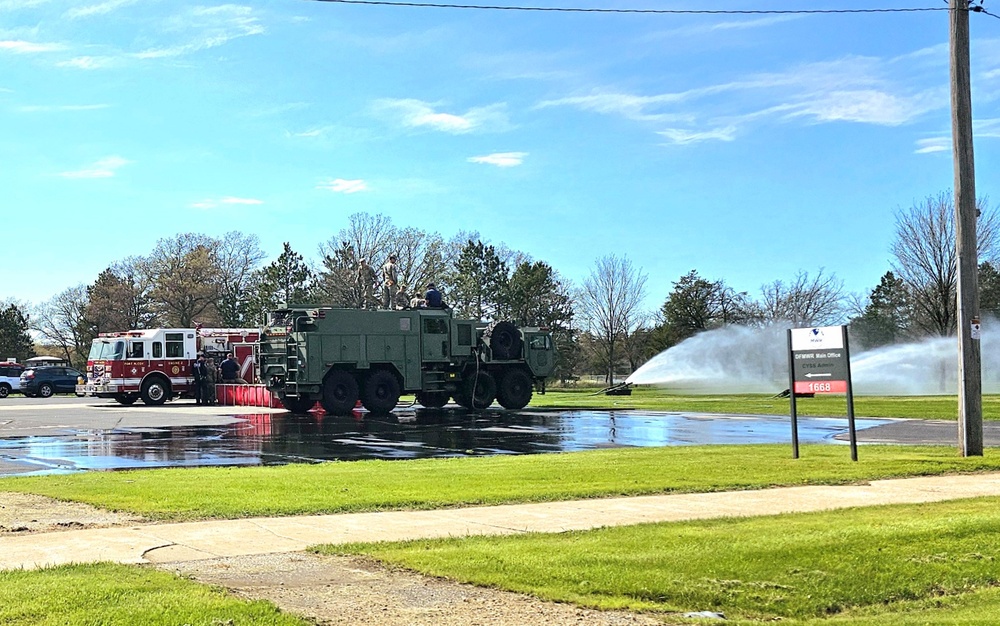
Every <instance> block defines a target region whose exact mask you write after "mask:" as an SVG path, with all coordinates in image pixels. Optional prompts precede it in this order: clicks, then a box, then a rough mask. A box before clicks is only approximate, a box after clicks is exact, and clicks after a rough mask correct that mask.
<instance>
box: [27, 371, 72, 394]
mask: <svg viewBox="0 0 1000 626" xmlns="http://www.w3.org/2000/svg"><path fill="white" fill-rule="evenodd" d="M81 376H83V373H82V372H79V371H77V370H75V369H73V368H72V367H62V366H60V365H48V366H45V367H35V368H32V369H28V370H24V372H22V373H21V393H23V394H24V395H26V396H28V397H29V398H34V397H35V396H41V397H43V398H48V397H49V396H51V395H52V394H54V393H76V383H77V380H78V379H79V378H80V377H81Z"/></svg>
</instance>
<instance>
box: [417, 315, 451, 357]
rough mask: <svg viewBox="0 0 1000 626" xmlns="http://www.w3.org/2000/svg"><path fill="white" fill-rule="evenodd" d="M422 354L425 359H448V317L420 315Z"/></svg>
mask: <svg viewBox="0 0 1000 626" xmlns="http://www.w3.org/2000/svg"><path fill="white" fill-rule="evenodd" d="M420 344H421V348H420V354H421V356H422V357H423V361H424V362H426V361H447V360H448V353H449V350H448V319H447V318H445V317H438V316H436V315H435V316H429V315H428V316H423V315H422V316H421V317H420Z"/></svg>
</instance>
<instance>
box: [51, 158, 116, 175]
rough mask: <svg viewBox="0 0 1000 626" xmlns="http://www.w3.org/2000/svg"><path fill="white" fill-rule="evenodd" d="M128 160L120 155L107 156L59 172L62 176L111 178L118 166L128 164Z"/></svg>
mask: <svg viewBox="0 0 1000 626" xmlns="http://www.w3.org/2000/svg"><path fill="white" fill-rule="evenodd" d="M129 163H130V161H127V160H126V159H123V158H121V157H120V156H109V157H105V158H103V159H100V160H99V161H95V162H94V163H93V164H91V165H90V166H88V167H85V168H83V169H79V170H73V171H68V172H60V174H59V175H60V176H62V177H63V178H111V177H113V176H114V175H115V172H116V171H117V170H118V168H120V167H122V166H123V165H128V164H129Z"/></svg>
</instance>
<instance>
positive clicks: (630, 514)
mask: <svg viewBox="0 0 1000 626" xmlns="http://www.w3.org/2000/svg"><path fill="white" fill-rule="evenodd" d="M977 496H1000V473H991V474H970V475H958V476H934V477H920V478H904V479H893V480H879V481H875V482H872V483H870V484H867V485H850V486H838V487H823V486H818V487H785V488H778V489H765V490H759V491H735V492H721V493H701V494H678V495H663V496H641V497H635V498H607V499H597V500H574V501H569V502H552V503H544V504H520V505H504V506H490V507H475V508H464V509H441V510H435V511H395V512H386V513H355V514H342V515H309V516H299V517H277V518H251V519H241V520H222V521H206V522H186V523H178V524H142V525H134V526H128V527H124V526H123V527H111V528H95V529H87V530H74V531H63V532H50V533H38V534H31V535H21V536H6V537H0V569H17V568H25V569H32V568H37V567H43V566H47V565H57V564H64V563H86V562H96V561H114V562H119V563H169V562H176V561H194V560H199V559H209V558H215V557H224V556H244V555H251V554H271V553H279V552H296V551H301V550H303V549H305V548H306V547H307V546H310V545H315V544H319V543H347V542H354V541H394V540H402V539H420V538H436V537H462V536H466V535H505V534H514V533H523V532H561V531H567V530H584V529H588V528H597V527H601V526H622V525H629V524H640V523H645V522H666V521H682V520H693V519H708V518H716V517H750V516H757V515H771V514H777V513H792V512H808V511H823V510H830V509H841V508H847V507H856V506H873V505H880V504H907V503H910V504H912V503H919V502H937V501H941V500H953V499H958V498H971V497H977Z"/></svg>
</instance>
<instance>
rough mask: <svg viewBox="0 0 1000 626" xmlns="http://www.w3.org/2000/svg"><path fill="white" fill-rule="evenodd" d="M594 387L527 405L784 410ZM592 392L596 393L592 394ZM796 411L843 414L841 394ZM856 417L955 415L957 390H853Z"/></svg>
mask: <svg viewBox="0 0 1000 626" xmlns="http://www.w3.org/2000/svg"><path fill="white" fill-rule="evenodd" d="M597 391H599V389H598V388H573V389H564V388H557V389H550V390H549V391H547V392H546V393H545V394H535V395H534V397H533V398H532V400H531V406H532V407H539V408H555V407H567V408H581V409H582V408H618V409H647V410H654V411H689V412H696V413H730V414H763V415H788V414H789V401H788V398H777V397H775V396H774V395H768V394H733V395H696V394H680V393H676V392H672V391H670V390H668V389H662V388H659V387H650V386H641V387H635V388H634V389H633V391H632V395H630V396H606V395H604V394H596V392H597ZM595 394H596V395H595ZM796 409H797V410H798V414H799V415H802V416H835V417H836V416H845V415H847V399H846V397H845V396H843V395H818V396H816V397H814V398H799V399H798V401H797V403H796ZM854 414H855V415H856V416H857V417H910V418H913V417H919V418H925V419H947V420H954V419H957V415H958V397H957V396H855V397H854ZM983 419H987V420H1000V395H984V396H983Z"/></svg>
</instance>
